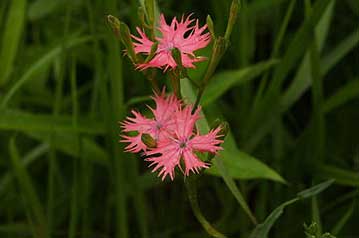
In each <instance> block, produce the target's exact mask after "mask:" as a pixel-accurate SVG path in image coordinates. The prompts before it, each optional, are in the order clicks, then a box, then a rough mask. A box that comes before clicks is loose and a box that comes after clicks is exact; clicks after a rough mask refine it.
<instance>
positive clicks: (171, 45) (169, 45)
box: [166, 42, 175, 51]
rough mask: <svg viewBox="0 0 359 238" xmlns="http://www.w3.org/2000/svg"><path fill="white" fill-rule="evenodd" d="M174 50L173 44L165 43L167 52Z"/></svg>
mask: <svg viewBox="0 0 359 238" xmlns="http://www.w3.org/2000/svg"><path fill="white" fill-rule="evenodd" d="M174 48H175V46H174V44H173V42H168V43H167V48H166V49H167V51H172V50H173V49H174Z"/></svg>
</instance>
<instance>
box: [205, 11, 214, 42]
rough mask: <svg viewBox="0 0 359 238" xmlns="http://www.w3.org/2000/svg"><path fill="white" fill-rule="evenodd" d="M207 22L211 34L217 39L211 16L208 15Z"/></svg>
mask: <svg viewBox="0 0 359 238" xmlns="http://www.w3.org/2000/svg"><path fill="white" fill-rule="evenodd" d="M206 22H207V27H208V30H209V33H211V36H212V39H216V34H215V31H214V25H213V20H212V18H211V16H210V15H207V19H206Z"/></svg>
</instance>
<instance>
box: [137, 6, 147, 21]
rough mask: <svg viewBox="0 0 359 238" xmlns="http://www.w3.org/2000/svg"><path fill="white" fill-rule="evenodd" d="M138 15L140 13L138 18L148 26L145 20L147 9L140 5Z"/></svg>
mask: <svg viewBox="0 0 359 238" xmlns="http://www.w3.org/2000/svg"><path fill="white" fill-rule="evenodd" d="M137 15H138V18H139V19H140V22H141V25H142V26H147V24H146V20H145V17H146V13H145V10H144V9H143V7H139V8H138V9H137Z"/></svg>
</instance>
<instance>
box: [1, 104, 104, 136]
mask: <svg viewBox="0 0 359 238" xmlns="http://www.w3.org/2000/svg"><path fill="white" fill-rule="evenodd" d="M0 111H1V117H0V129H2V130H20V131H47V132H49V131H55V132H56V131H58V132H75V131H77V132H82V133H87V134H103V133H104V131H105V129H104V125H103V124H102V123H98V122H95V121H93V120H90V119H88V118H81V119H80V123H79V126H78V128H75V127H74V126H73V124H72V121H71V117H70V116H57V117H54V116H52V115H46V114H42V115H41V114H31V113H27V112H23V111H18V110H17V111H15V110H0Z"/></svg>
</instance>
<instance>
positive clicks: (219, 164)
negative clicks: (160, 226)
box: [213, 157, 257, 224]
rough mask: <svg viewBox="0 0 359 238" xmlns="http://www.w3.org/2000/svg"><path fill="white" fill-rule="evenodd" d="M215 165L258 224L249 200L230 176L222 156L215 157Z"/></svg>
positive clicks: (234, 194) (239, 201)
mask: <svg viewBox="0 0 359 238" xmlns="http://www.w3.org/2000/svg"><path fill="white" fill-rule="evenodd" d="M213 165H214V166H216V168H217V169H218V170H219V172H220V174H221V176H222V177H223V180H224V182H225V183H226V185H227V187H228V188H229V190H230V191H231V192H232V194H233V196H234V197H235V198H236V200H237V202H238V203H239V204H240V205H241V207H242V208H243V210H244V211H245V213H247V215H248V216H249V218H250V219H251V221H252V222H253V223H254V224H257V219H256V218H255V216H254V215H253V213H252V211H251V209H250V208H249V206H248V204H247V202H246V201H245V199H244V197H243V195H242V193H241V192H240V191H239V189H238V187H237V185H236V183H235V182H234V180H233V178H232V177H230V176H229V174H228V172H227V170H226V168H225V167H224V164H223V161H222V159H221V158H218V157H216V158H214V159H213Z"/></svg>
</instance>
